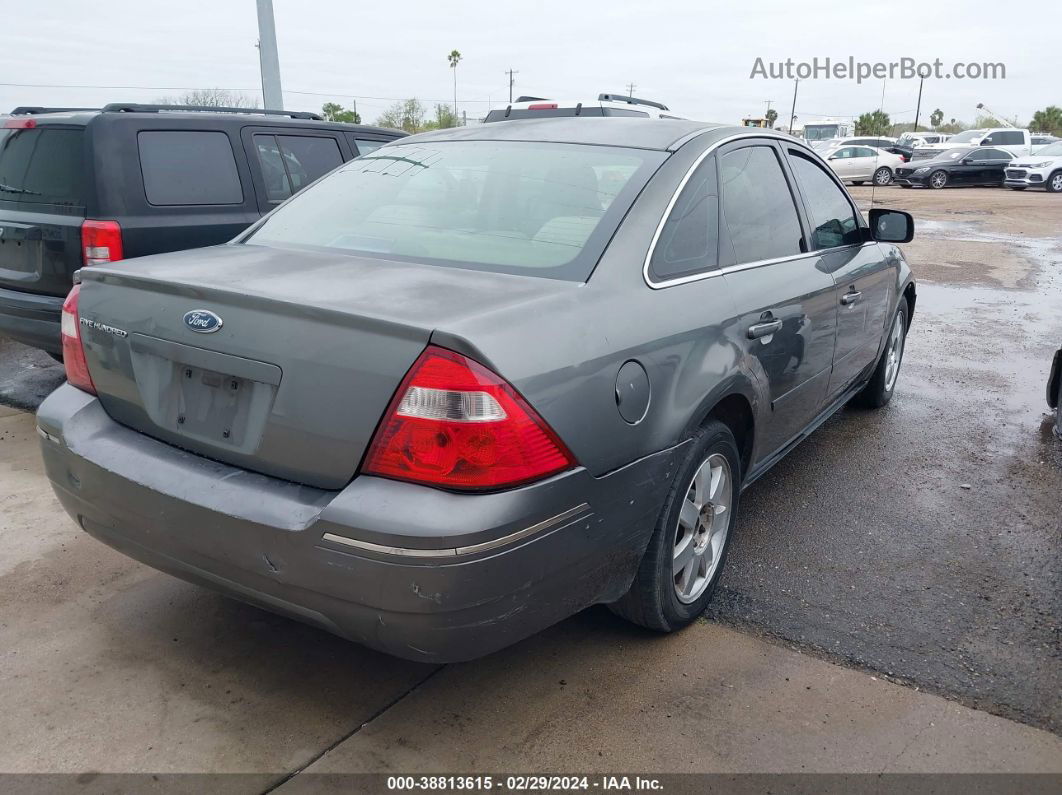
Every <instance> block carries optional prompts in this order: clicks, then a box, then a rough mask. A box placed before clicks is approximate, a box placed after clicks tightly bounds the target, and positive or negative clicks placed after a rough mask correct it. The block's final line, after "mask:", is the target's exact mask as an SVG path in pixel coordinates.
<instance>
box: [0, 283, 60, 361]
mask: <svg viewBox="0 0 1062 795" xmlns="http://www.w3.org/2000/svg"><path fill="white" fill-rule="evenodd" d="M63 301H64V299H63V298H59V297H56V296H52V295H35V294H34V293H24V292H21V291H19V290H7V289H4V288H0V334H3V335H4V336H5V337H10V338H11V339H13V340H15V341H16V342H21V343H23V344H24V345H29V346H31V347H33V348H40V349H41V350H45V351H48V352H49V353H57V354H61V353H62V352H63V345H62V342H61V341H60V338H59V321H60V317H61V316H62V312H63Z"/></svg>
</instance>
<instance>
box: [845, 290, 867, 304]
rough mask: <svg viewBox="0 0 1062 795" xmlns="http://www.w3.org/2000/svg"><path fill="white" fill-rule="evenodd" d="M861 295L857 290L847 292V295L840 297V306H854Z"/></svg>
mask: <svg viewBox="0 0 1062 795" xmlns="http://www.w3.org/2000/svg"><path fill="white" fill-rule="evenodd" d="M861 295H862V293H861V292H859V290H851V291H849V292H847V293H845V294H844V295H842V296H841V305H842V306H851V305H852V304H854V303H855V302H856V301H858V300H859V296H861Z"/></svg>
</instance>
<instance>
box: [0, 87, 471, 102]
mask: <svg viewBox="0 0 1062 795" xmlns="http://www.w3.org/2000/svg"><path fill="white" fill-rule="evenodd" d="M0 86H5V87H8V88H75V89H99V90H103V91H209V90H216V91H241V92H244V93H249V94H260V93H261V89H260V88H233V87H231V86H93V85H67V84H61V83H0ZM284 93H285V94H300V95H303V96H307V97H352V98H354V99H368V100H374V99H375V100H380V101H382V102H402V101H404V100H407V99H409V97H371V96H368V95H364V94H350V93H347V92H345V91H327V92H324V91H297V90H295V89H291V88H285V89H284ZM418 99H423V101H424V102H450V101H451V100H450V99H449V98H447V99H437V98H432V97H423V98H421V97H418ZM464 101H465V102H490V100H487V99H468V100H464Z"/></svg>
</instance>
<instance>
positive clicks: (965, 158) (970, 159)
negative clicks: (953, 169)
mask: <svg viewBox="0 0 1062 795" xmlns="http://www.w3.org/2000/svg"><path fill="white" fill-rule="evenodd" d="M959 162H960V163H962V164H963V165H964V166H968V165H970V163H972V162H973V158H970V157H964V158H963V159H962V160H960V161H959Z"/></svg>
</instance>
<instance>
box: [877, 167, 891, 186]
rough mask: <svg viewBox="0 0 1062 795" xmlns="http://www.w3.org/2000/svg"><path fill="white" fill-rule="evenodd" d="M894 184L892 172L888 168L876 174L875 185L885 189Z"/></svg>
mask: <svg viewBox="0 0 1062 795" xmlns="http://www.w3.org/2000/svg"><path fill="white" fill-rule="evenodd" d="M890 182H892V171H891V170H890V169H889V168H888V167H887V166H882V167H881V168H879V169H878V170H877V171H875V172H874V184H875V185H880V186H882V187H884V186H885V185H888V184H889V183H890Z"/></svg>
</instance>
